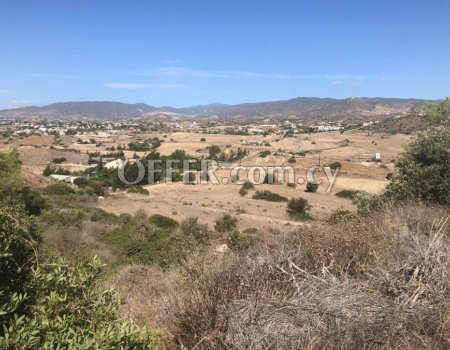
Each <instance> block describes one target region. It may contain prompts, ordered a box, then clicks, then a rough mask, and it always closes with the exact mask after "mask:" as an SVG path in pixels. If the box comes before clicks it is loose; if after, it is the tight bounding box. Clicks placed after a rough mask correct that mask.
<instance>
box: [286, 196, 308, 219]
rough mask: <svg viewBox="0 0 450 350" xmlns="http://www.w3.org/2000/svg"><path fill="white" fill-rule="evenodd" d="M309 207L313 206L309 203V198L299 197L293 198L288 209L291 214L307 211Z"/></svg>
mask: <svg viewBox="0 0 450 350" xmlns="http://www.w3.org/2000/svg"><path fill="white" fill-rule="evenodd" d="M309 209H311V206H310V205H309V204H308V200H307V199H304V198H302V197H299V198H291V200H290V201H289V202H288V204H287V209H286V211H287V212H288V213H289V214H291V215H295V214H301V213H306V211H307V210H309Z"/></svg>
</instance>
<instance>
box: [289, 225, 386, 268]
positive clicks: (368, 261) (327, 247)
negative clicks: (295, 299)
mask: <svg viewBox="0 0 450 350" xmlns="http://www.w3.org/2000/svg"><path fill="white" fill-rule="evenodd" d="M383 244H384V242H383V241H382V239H381V235H380V232H378V231H377V230H376V229H375V228H374V223H373V220H371V219H370V218H364V219H362V218H350V219H348V220H343V221H340V222H339V223H338V224H336V225H329V224H326V223H315V224H313V225H311V226H310V227H307V228H303V229H301V230H300V231H299V232H298V233H296V234H295V235H294V236H293V237H292V238H291V239H290V241H289V245H290V246H294V247H295V248H294V249H286V255H287V258H288V259H289V260H291V261H293V262H295V263H296V264H297V265H298V266H301V267H302V268H303V269H305V270H307V271H308V272H310V273H320V271H321V270H322V268H324V267H326V268H327V269H328V271H329V272H330V273H333V274H334V275H342V274H350V275H357V274H361V273H364V272H366V271H367V270H368V269H369V268H370V267H371V266H372V265H373V263H374V259H375V256H374V250H375V249H376V250H380V249H381V248H382V245H383Z"/></svg>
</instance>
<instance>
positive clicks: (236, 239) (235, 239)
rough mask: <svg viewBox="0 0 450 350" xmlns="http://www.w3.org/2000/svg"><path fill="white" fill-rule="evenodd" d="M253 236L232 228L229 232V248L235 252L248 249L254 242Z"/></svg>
mask: <svg viewBox="0 0 450 350" xmlns="http://www.w3.org/2000/svg"><path fill="white" fill-rule="evenodd" d="M253 243H254V242H253V238H252V237H251V236H249V235H247V234H242V233H240V232H239V231H238V230H232V231H231V232H230V233H229V234H228V240H227V245H228V248H229V249H230V250H232V251H235V252H243V251H246V250H248V248H250V247H251V246H252V244H253Z"/></svg>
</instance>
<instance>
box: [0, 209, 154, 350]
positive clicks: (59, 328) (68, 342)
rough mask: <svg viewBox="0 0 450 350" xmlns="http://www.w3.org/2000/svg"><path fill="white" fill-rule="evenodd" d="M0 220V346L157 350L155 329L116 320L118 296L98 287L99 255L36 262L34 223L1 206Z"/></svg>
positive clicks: (18, 213)
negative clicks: (88, 257)
mask: <svg viewBox="0 0 450 350" xmlns="http://www.w3.org/2000/svg"><path fill="white" fill-rule="evenodd" d="M0 222H1V223H2V225H1V226H0V230H1V231H0V233H1V235H0V237H1V239H2V242H1V243H2V244H0V249H1V250H0V272H1V274H0V288H1V289H0V290H1V293H0V305H1V306H0V307H1V312H0V321H1V323H2V329H1V330H0V348H2V349H53V348H64V349H91V348H98V349H99V348H133V349H156V339H157V335H156V333H154V332H150V331H148V330H147V329H142V330H141V329H139V328H138V327H137V326H136V325H135V324H134V323H132V322H131V321H119V318H118V311H119V305H120V303H119V299H118V298H116V297H115V295H114V292H113V291H112V290H104V289H102V288H101V287H100V273H101V267H102V265H101V263H100V261H99V260H98V259H96V258H94V259H93V260H90V261H80V262H75V263H70V262H68V261H67V260H65V259H62V258H50V259H49V260H47V261H44V262H41V263H40V264H38V261H37V255H36V251H37V249H38V243H39V241H40V237H39V236H38V235H37V233H36V232H37V231H36V225H35V223H34V221H33V220H32V219H30V218H29V217H27V216H26V215H25V214H24V213H23V211H21V210H20V209H17V208H3V207H0Z"/></svg>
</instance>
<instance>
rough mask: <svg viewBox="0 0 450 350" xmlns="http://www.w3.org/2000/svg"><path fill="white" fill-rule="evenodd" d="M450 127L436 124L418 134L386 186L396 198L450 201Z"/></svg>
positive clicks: (398, 162) (392, 196)
mask: <svg viewBox="0 0 450 350" xmlns="http://www.w3.org/2000/svg"><path fill="white" fill-rule="evenodd" d="M449 159H450V128H448V127H444V126H442V127H433V128H429V129H428V130H426V131H425V132H422V133H420V134H418V135H417V137H416V138H415V139H414V140H413V141H412V142H411V143H410V144H409V145H408V146H407V148H406V150H405V152H404V153H403V155H402V156H401V157H400V158H399V159H398V161H397V163H396V170H397V173H396V175H395V176H394V177H393V178H392V181H391V183H390V184H389V185H388V187H387V189H386V195H387V196H388V197H390V198H393V199H395V200H404V199H412V198H418V199H422V200H425V201H430V202H435V203H439V204H444V205H448V204H450V172H449V171H448V164H449Z"/></svg>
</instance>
